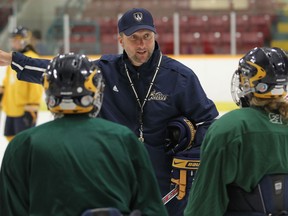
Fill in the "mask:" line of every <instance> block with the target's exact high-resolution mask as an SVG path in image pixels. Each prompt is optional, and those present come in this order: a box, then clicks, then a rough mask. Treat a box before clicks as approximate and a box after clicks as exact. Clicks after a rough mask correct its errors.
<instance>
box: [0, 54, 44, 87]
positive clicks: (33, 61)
mask: <svg viewBox="0 0 288 216" xmlns="http://www.w3.org/2000/svg"><path fill="white" fill-rule="evenodd" d="M49 62H50V60H48V59H37V58H30V57H27V56H25V55H23V54H22V53H20V52H11V53H8V52H5V51H3V50H0V66H11V67H12V69H13V70H15V71H16V73H17V78H18V79H19V80H23V81H26V82H32V83H38V84H41V82H42V74H43V73H44V72H45V70H46V67H47V65H48V64H49Z"/></svg>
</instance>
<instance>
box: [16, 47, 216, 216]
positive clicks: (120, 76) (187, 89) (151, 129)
mask: <svg viewBox="0 0 288 216" xmlns="http://www.w3.org/2000/svg"><path fill="white" fill-rule="evenodd" d="M155 47H156V48H155V51H154V53H153V56H152V58H150V60H149V61H148V62H147V63H145V64H143V65H142V66H140V67H138V68H135V67H133V66H132V65H131V63H130V61H128V57H127V54H126V53H125V52H124V53H123V54H121V55H103V56H102V57H101V58H100V59H99V60H96V61H95V63H96V64H97V65H98V66H99V67H100V68H101V70H102V74H103V76H104V78H105V83H106V85H105V90H104V102H103V105H102V109H101V112H100V116H101V117H103V118H105V119H108V120H111V121H113V122H118V123H120V124H123V125H126V126H128V127H129V128H130V129H131V130H132V131H134V132H135V134H136V135H138V136H139V126H140V123H139V119H140V114H141V112H140V110H141V109H140V106H139V104H138V102H137V100H136V96H135V93H134V91H133V90H132V87H131V83H130V81H129V79H128V76H127V74H126V70H125V66H124V65H125V64H126V65H127V69H128V71H129V75H130V77H131V80H132V83H133V85H134V86H135V90H136V92H137V95H138V97H139V99H140V102H141V104H143V101H144V99H145V97H146V95H147V92H148V89H149V87H150V85H151V86H152V87H151V90H150V93H149V95H148V97H147V101H146V103H145V105H144V107H143V113H142V116H143V117H142V118H143V126H144V142H145V145H146V147H147V149H148V152H149V154H150V157H151V160H152V163H153V166H154V168H155V172H156V176H157V179H158V182H159V185H160V189H161V193H162V195H163V196H164V195H165V194H167V193H168V192H169V191H170V172H171V161H172V158H171V157H169V156H167V155H166V154H165V152H164V143H165V136H166V126H167V123H168V121H169V120H171V119H172V118H175V117H177V116H186V117H187V118H188V119H190V120H191V121H192V122H193V123H195V124H196V125H198V127H197V133H196V139H195V144H194V145H195V146H196V145H200V144H201V142H202V139H203V136H204V134H205V132H206V130H207V128H208V126H209V125H210V124H211V123H212V121H213V120H214V119H215V118H216V117H217V116H218V111H217V109H216V107H215V105H214V103H213V102H212V101H211V100H209V99H208V98H207V96H206V94H205V92H204V90H203V88H202V87H201V84H200V82H199V80H198V78H197V76H196V75H195V73H194V72H193V71H192V70H191V69H189V68H188V67H186V66H184V65H183V64H181V63H179V62H178V61H176V60H174V59H172V58H169V57H167V56H163V57H162V61H161V64H160V68H159V71H158V74H157V75H156V77H155V81H154V83H153V84H151V81H152V79H153V76H154V74H155V71H156V68H157V65H158V63H159V59H160V56H161V53H160V49H159V47H158V44H157V42H156V46H155ZM48 63H49V61H48V60H39V59H38V60H37V59H31V58H30V59H29V58H27V57H24V56H23V55H21V54H20V53H13V59H12V67H13V69H14V70H16V71H17V73H18V78H19V79H21V80H25V81H28V82H36V83H41V77H42V73H43V72H44V71H45V68H46V67H47V65H48ZM135 154H137V152H135ZM184 203H185V202H184ZM176 205H180V206H181V205H182V207H179V208H180V209H181V210H180V209H179V208H178V207H177V206H176ZM167 207H168V209H169V212H170V215H173V216H176V215H182V211H183V208H184V205H183V202H182V203H180V202H179V201H177V199H174V200H173V201H171V202H169V204H168V205H167ZM180 212H181V213H180ZM179 213H180V214H179Z"/></svg>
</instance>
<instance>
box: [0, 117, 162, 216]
mask: <svg viewBox="0 0 288 216" xmlns="http://www.w3.org/2000/svg"><path fill="white" fill-rule="evenodd" d="M0 190H1V192H0V215H3V216H4V215H5V216H25V215H33V216H37V215H39V216H40V215H41V216H44V215H47V216H48V215H49V216H51V215H53V216H60V215H63V216H64V215H65V216H67V215H71V216H76V215H81V213H83V212H84V211H85V210H87V209H93V208H103V207H115V208H118V209H119V210H120V211H121V212H122V213H124V214H129V213H130V212H131V211H132V210H133V209H139V210H140V211H142V214H143V215H149V216H152V215H155V216H159V215H167V213H166V209H165V207H164V205H163V203H162V201H161V195H160V190H159V188H158V184H157V180H156V177H155V175H154V170H153V168H152V165H151V161H150V159H149V156H148V153H147V151H146V148H145V146H144V145H143V143H141V142H140V141H138V138H137V137H136V136H135V135H134V134H133V133H132V132H131V131H130V130H129V129H128V128H126V127H124V126H120V125H118V124H116V123H112V122H109V121H106V120H104V119H101V118H90V117H88V115H67V116H64V117H63V118H60V119H56V120H53V121H50V122H47V123H45V124H42V125H39V126H38V127H36V128H31V129H28V130H26V131H23V132H22V133H19V134H18V135H17V136H16V137H15V138H14V139H13V140H12V141H11V142H10V143H9V145H8V146H7V149H6V152H5V154H4V157H3V162H2V168H1V176H0Z"/></svg>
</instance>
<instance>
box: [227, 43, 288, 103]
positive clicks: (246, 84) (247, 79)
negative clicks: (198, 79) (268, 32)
mask: <svg viewBox="0 0 288 216" xmlns="http://www.w3.org/2000/svg"><path fill="white" fill-rule="evenodd" d="M287 84H288V58H287V55H286V53H285V52H284V51H283V50H282V49H280V48H267V47H262V48H260V47H256V48H254V49H252V50H250V51H249V52H248V53H247V54H246V55H245V56H244V57H243V58H241V59H240V60H239V65H238V69H237V70H236V71H235V73H234V74H233V77H232V81H231V94H232V98H233V100H234V102H235V103H236V104H237V105H238V106H241V107H245V106H249V100H250V97H251V96H254V97H258V98H279V97H284V96H285V95H286V93H287V89H286V87H287Z"/></svg>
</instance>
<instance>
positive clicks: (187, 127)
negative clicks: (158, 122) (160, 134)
mask: <svg viewBox="0 0 288 216" xmlns="http://www.w3.org/2000/svg"><path fill="white" fill-rule="evenodd" d="M195 133H196V130H195V127H194V125H193V124H192V122H190V121H189V120H188V119H187V118H185V117H183V116H180V117H177V118H175V119H172V120H171V121H170V122H169V123H168V125H167V132H166V139H165V151H166V153H167V154H168V155H174V154H176V153H177V152H180V151H184V150H186V149H189V148H191V147H192V143H193V140H194V136H195Z"/></svg>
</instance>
